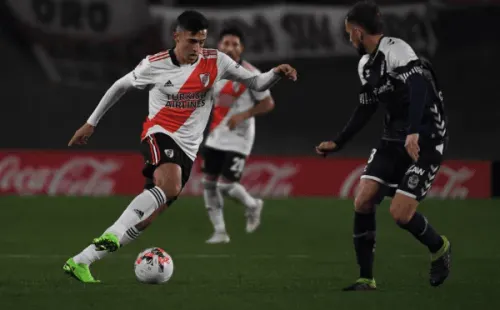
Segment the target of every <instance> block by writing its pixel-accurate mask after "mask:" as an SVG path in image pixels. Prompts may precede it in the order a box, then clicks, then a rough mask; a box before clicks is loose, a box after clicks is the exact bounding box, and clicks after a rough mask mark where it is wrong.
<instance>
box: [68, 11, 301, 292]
mask: <svg viewBox="0 0 500 310" xmlns="http://www.w3.org/2000/svg"><path fill="white" fill-rule="evenodd" d="M207 28H208V21H207V19H206V18H205V17H204V16H203V15H202V14H200V13H198V12H196V11H186V12H184V13H182V14H181V15H180V16H179V17H178V18H177V27H176V31H175V34H174V38H175V43H176V45H175V48H174V49H171V50H168V51H166V52H163V53H159V54H156V55H154V56H149V57H147V58H145V59H144V60H143V61H142V62H141V63H140V64H139V65H138V66H137V67H136V68H135V69H134V70H133V71H132V72H130V73H129V74H127V75H125V76H124V77H122V78H121V79H119V80H118V81H116V82H115V83H114V84H113V86H111V88H110V89H109V90H108V91H107V92H106V94H105V95H104V97H103V98H102V100H101V102H100V103H99V105H98V106H97V108H96V109H95V110H94V113H92V115H91V116H90V118H89V119H88V120H87V123H86V124H84V125H83V126H82V127H81V128H80V129H78V130H77V131H76V133H75V134H74V136H73V138H72V139H71V141H70V142H69V145H73V144H86V143H87V140H88V138H89V137H90V136H91V135H92V133H93V131H94V128H95V126H96V125H97V123H98V122H99V120H100V119H101V118H102V117H103V115H104V114H105V113H106V112H107V111H108V110H109V109H110V108H111V107H112V105H113V104H114V103H116V102H117V101H118V99H119V98H120V97H121V96H122V95H123V94H124V93H125V92H127V91H128V90H130V89H132V88H139V89H148V90H149V116H148V117H147V119H146V121H145V122H144V130H143V133H142V135H141V140H142V143H141V147H142V153H143V155H144V160H145V168H144V170H143V174H144V176H145V177H146V178H147V180H149V182H147V183H146V188H145V190H144V191H143V192H142V193H141V194H139V195H138V196H137V197H135V198H134V199H133V200H132V202H131V203H130V204H129V205H128V207H127V208H126V209H125V211H124V212H123V213H122V215H121V216H120V217H119V218H118V220H117V221H116V222H115V223H114V224H113V225H111V226H110V227H109V228H108V229H106V231H105V232H104V234H103V235H102V236H100V237H98V238H95V239H94V240H93V242H92V244H90V245H89V246H88V247H87V248H85V249H84V250H83V251H82V252H81V253H80V254H78V255H76V256H74V257H72V258H70V259H68V260H67V262H66V264H65V265H64V267H63V269H64V271H65V272H67V273H68V274H70V275H72V276H73V277H75V278H76V279H78V280H80V281H82V282H87V283H95V282H98V281H97V280H95V279H94V277H93V276H92V274H91V273H90V269H89V266H90V264H92V263H93V262H95V261H97V260H99V259H102V258H103V257H104V256H106V254H107V253H109V252H113V251H116V250H117V249H118V248H120V247H122V246H124V245H126V244H128V243H130V242H131V241H133V240H134V239H135V238H137V237H138V236H139V235H140V234H141V232H142V231H143V230H144V229H145V228H146V227H148V226H149V225H150V224H151V222H152V221H153V220H154V218H155V217H156V216H157V215H158V214H159V213H161V212H162V211H163V210H165V208H166V207H167V206H170V205H171V204H172V203H173V202H174V201H175V200H176V199H177V196H178V195H179V194H180V192H181V190H182V188H183V186H184V184H186V182H187V180H188V179H189V175H190V172H191V167H192V165H193V160H194V158H195V157H196V155H197V152H198V147H199V145H200V143H201V141H202V140H203V131H204V129H205V127H206V124H207V122H208V118H209V116H210V111H211V110H212V105H213V101H212V96H213V84H214V83H215V82H217V81H218V80H221V79H229V80H234V81H238V82H241V83H242V84H244V85H245V86H246V87H248V88H251V89H257V90H260V91H264V90H266V89H269V88H270V87H271V86H272V85H273V84H274V83H276V82H277V81H278V80H279V79H280V76H286V77H288V78H290V79H292V80H296V78H297V75H296V71H295V69H293V68H292V67H290V66H289V65H280V66H278V67H276V68H273V69H272V70H270V71H269V72H266V73H264V74H260V75H256V74H254V73H252V72H249V71H248V70H246V69H244V68H243V67H241V66H240V65H239V64H237V63H236V62H234V60H232V59H231V58H230V57H229V56H227V55H226V54H224V53H221V52H218V51H217V50H213V49H204V48H203V45H204V43H205V40H206V37H207Z"/></svg>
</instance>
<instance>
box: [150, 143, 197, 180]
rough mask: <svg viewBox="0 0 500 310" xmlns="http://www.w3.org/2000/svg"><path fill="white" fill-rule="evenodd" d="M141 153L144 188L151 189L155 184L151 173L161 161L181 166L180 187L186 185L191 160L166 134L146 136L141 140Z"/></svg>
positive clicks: (189, 173)
mask: <svg viewBox="0 0 500 310" xmlns="http://www.w3.org/2000/svg"><path fill="white" fill-rule="evenodd" d="M141 153H142V156H143V157H144V168H143V169H142V174H143V175H144V177H145V178H146V182H145V184H144V188H145V189H151V188H153V187H154V186H155V184H154V182H153V173H154V171H155V169H156V167H158V166H160V165H161V164H163V163H173V164H177V165H179V167H181V171H182V172H181V173H182V180H181V181H182V188H184V185H186V183H187V181H188V180H189V176H190V175H191V169H192V168H193V161H192V160H191V158H189V156H187V155H186V153H184V151H183V150H182V149H181V148H180V147H179V145H178V144H177V143H176V142H175V141H174V140H173V139H172V138H171V137H170V136H168V135H166V134H162V133H155V134H152V135H150V136H148V137H146V138H145V139H144V140H142V142H141Z"/></svg>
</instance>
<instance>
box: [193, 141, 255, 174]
mask: <svg viewBox="0 0 500 310" xmlns="http://www.w3.org/2000/svg"><path fill="white" fill-rule="evenodd" d="M202 156H203V162H202V165H201V170H202V171H203V172H204V173H205V174H209V175H213V176H222V177H223V178H224V179H226V180H228V181H230V182H239V181H240V179H241V175H242V173H243V169H244V168H245V162H246V159H247V157H246V156H245V155H243V154H240V153H237V152H232V151H222V150H217V149H214V148H211V147H208V146H205V147H204V148H203V152H202Z"/></svg>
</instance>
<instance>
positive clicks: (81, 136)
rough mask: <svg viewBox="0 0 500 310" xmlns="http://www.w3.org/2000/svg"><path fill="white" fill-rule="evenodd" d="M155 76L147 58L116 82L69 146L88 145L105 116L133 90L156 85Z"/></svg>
mask: <svg viewBox="0 0 500 310" xmlns="http://www.w3.org/2000/svg"><path fill="white" fill-rule="evenodd" d="M154 76H155V71H154V68H153V67H152V65H151V62H150V61H149V57H146V58H145V59H143V60H142V61H141V62H140V63H139V65H138V66H137V67H135V69H134V70H133V71H132V72H130V73H128V74H127V75H125V76H124V77H122V78H121V79H119V80H118V81H116V82H115V83H114V84H113V85H112V86H111V87H110V88H109V89H108V91H107V92H106V93H105V94H104V96H103V97H102V99H101V101H100V102H99V104H98V105H97V107H96V108H95V110H94V112H93V113H92V115H90V117H89V119H88V120H87V122H86V123H85V124H84V125H83V126H82V127H80V129H78V130H77V131H76V132H75V134H74V135H73V137H72V138H71V140H70V141H69V143H68V146H71V145H73V144H87V141H88V139H89V138H90V136H91V135H92V134H93V133H94V128H95V127H96V126H97V123H99V121H100V120H101V118H102V117H103V116H104V114H106V112H108V110H109V109H111V107H112V106H113V105H114V104H115V103H116V102H118V100H119V99H120V98H121V97H122V96H123V95H124V94H125V93H126V92H127V91H128V90H130V89H131V88H138V89H145V88H146V87H148V86H151V85H154V82H155V81H154Z"/></svg>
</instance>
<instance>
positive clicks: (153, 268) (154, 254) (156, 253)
mask: <svg viewBox="0 0 500 310" xmlns="http://www.w3.org/2000/svg"><path fill="white" fill-rule="evenodd" d="M134 271H135V276H136V278H137V280H139V282H142V283H147V284H160V283H165V282H167V281H168V280H169V279H170V277H172V274H173V273H174V262H173V261H172V257H170V255H168V253H167V252H165V251H164V250H163V249H161V248H156V247H155V248H149V249H145V250H144V251H142V252H141V253H139V255H138V256H137V259H136V260H135V263H134Z"/></svg>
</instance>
